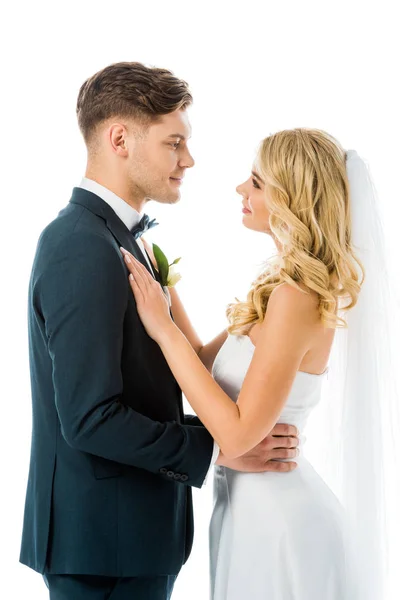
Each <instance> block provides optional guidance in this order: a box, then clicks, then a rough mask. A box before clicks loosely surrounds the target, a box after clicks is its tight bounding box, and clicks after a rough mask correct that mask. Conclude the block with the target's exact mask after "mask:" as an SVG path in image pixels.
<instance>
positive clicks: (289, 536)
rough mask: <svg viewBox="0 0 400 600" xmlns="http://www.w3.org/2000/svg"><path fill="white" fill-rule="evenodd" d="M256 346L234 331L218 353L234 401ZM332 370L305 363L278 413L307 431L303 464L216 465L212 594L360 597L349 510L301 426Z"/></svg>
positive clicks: (246, 598)
mask: <svg viewBox="0 0 400 600" xmlns="http://www.w3.org/2000/svg"><path fill="white" fill-rule="evenodd" d="M253 352H254V345H253V343H252V341H251V340H250V338H249V337H248V336H246V335H244V336H236V335H228V338H227V340H226V341H225V343H224V344H223V346H222V347H221V349H220V351H219V353H218V354H217V356H216V359H215V361H214V364H213V369H212V374H213V377H214V379H215V380H216V381H217V383H218V384H219V385H220V386H221V387H222V388H223V389H224V391H225V392H226V393H227V394H228V395H229V396H230V397H231V398H232V400H233V401H236V400H237V397H238V395H239V392H240V389H241V387H242V383H243V380H244V378H245V375H246V372H247V370H248V367H249V365H250V362H251V358H252V355H253ZM326 373H327V372H325V373H323V374H322V375H312V374H309V373H304V372H300V371H299V372H298V373H297V375H296V378H295V380H294V383H293V386H292V389H291V392H290V394H289V397H288V399H287V402H286V405H285V408H284V410H283V412H282V414H281V416H280V419H279V422H283V423H290V424H292V425H296V426H297V427H298V429H299V431H300V436H299V437H300V456H299V457H298V458H296V462H297V463H298V467H297V469H295V470H294V471H292V472H291V473H268V472H266V473H239V472H236V471H232V470H230V469H227V468H225V467H220V466H217V467H216V468H215V476H214V510H213V514H212V518H211V523H210V569H211V573H210V579H211V598H212V600H358V599H359V595H358V593H357V590H356V588H355V587H354V583H355V579H356V577H355V574H354V570H353V569H352V567H351V566H350V565H351V559H350V549H349V545H348V537H349V536H348V535H346V527H345V517H344V511H343V509H342V506H341V504H340V503H339V501H338V500H337V498H336V496H335V495H334V494H333V492H332V491H331V490H330V489H329V487H328V486H327V485H326V484H325V482H324V481H323V480H322V478H321V477H320V476H319V475H318V474H317V472H316V471H315V470H314V469H313V467H312V466H311V464H310V463H309V462H308V461H307V460H306V459H305V457H304V454H303V451H302V449H301V446H302V444H303V443H304V437H303V436H302V435H301V434H302V432H303V431H304V427H305V425H306V422H307V419H308V417H309V415H310V413H311V411H312V410H313V408H314V407H315V406H316V405H317V404H318V402H319V400H320V398H321V391H322V385H323V380H324V379H325V377H326ZM346 540H347V541H346ZM376 600H379V599H378V598H377V599H376Z"/></svg>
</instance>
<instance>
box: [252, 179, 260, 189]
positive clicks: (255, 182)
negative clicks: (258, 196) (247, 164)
mask: <svg viewBox="0 0 400 600" xmlns="http://www.w3.org/2000/svg"><path fill="white" fill-rule="evenodd" d="M251 181H252V182H253V186H254V187H255V188H256V189H257V190H261V188H260V186H259V185H258V183H257V181H256V180H255V179H254V178H253V179H252V180H251Z"/></svg>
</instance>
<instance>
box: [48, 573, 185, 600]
mask: <svg viewBox="0 0 400 600" xmlns="http://www.w3.org/2000/svg"><path fill="white" fill-rule="evenodd" d="M43 578H44V580H45V582H46V585H47V587H48V588H49V592H50V600H170V598H171V594H172V590H173V587H174V583H175V580H176V575H162V576H159V577H104V576H100V575H55V574H50V573H45V574H44V575H43Z"/></svg>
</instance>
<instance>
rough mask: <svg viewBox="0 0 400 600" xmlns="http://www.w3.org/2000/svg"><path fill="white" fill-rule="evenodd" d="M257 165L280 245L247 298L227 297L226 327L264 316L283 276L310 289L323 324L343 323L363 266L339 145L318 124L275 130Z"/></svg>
mask: <svg viewBox="0 0 400 600" xmlns="http://www.w3.org/2000/svg"><path fill="white" fill-rule="evenodd" d="M255 167H256V169H257V171H258V174H259V175H260V177H261V178H262V180H263V181H264V182H265V202H266V207H267V209H268V211H269V212H270V219H269V227H270V229H271V232H272V234H273V236H274V237H275V238H276V240H277V241H278V242H279V245H280V248H281V250H280V251H279V252H278V254H277V255H276V256H274V257H272V258H271V259H269V260H268V261H267V263H266V268H265V270H264V271H263V272H262V273H261V274H260V275H259V276H258V277H257V279H256V280H255V281H254V282H253V283H252V284H251V289H250V291H249V293H248V294H247V299H246V301H245V302H241V301H239V300H238V299H237V298H236V301H237V302H236V303H231V304H229V305H228V307H227V311H226V315H227V318H228V321H229V327H228V332H229V333H232V334H237V335H240V334H245V333H246V332H248V330H249V328H250V326H251V325H253V324H255V323H262V322H263V320H264V316H265V312H266V310H267V305H268V299H269V297H270V295H271V293H272V291H273V290H274V289H275V288H276V287H277V286H278V285H280V284H282V283H288V284H290V285H292V286H293V287H295V288H297V289H299V290H301V291H304V290H303V289H302V288H301V287H299V284H303V285H304V286H305V287H306V288H307V289H308V290H310V291H314V292H316V294H317V295H318V299H319V304H318V307H319V312H320V315H321V320H322V322H323V324H324V325H325V326H326V327H328V328H336V327H346V322H345V321H344V319H342V318H341V317H339V316H338V309H339V308H341V309H342V310H343V311H348V310H349V309H351V308H352V307H353V306H355V304H356V303H357V298H358V294H359V292H360V289H361V285H362V283H363V281H364V276H365V273H364V268H363V265H362V263H361V262H360V260H359V259H358V258H357V256H356V254H355V252H354V250H353V248H352V243H351V219H350V201H349V185H348V180H347V174H346V153H345V151H344V150H343V148H342V147H341V146H340V144H339V143H338V142H337V140H335V139H334V138H333V137H332V136H330V135H329V134H327V133H326V132H324V131H320V130H317V129H303V128H301V129H292V130H286V131H280V132H278V133H276V134H274V135H271V136H269V137H267V138H265V139H264V140H263V141H262V142H261V144H260V147H259V150H258V153H257V157H256V161H255ZM357 267H358V268H357ZM306 293H307V292H306ZM346 302H347V304H345V303H346Z"/></svg>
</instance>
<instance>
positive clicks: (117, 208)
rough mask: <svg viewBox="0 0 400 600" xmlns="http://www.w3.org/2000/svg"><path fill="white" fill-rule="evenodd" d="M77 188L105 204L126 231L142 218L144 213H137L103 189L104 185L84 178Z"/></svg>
mask: <svg viewBox="0 0 400 600" xmlns="http://www.w3.org/2000/svg"><path fill="white" fill-rule="evenodd" d="M79 187H81V188H83V189H84V190H87V191H88V192H92V193H93V194H96V196H99V197H100V198H101V199H102V200H104V202H107V204H108V205H109V206H111V208H112V209H113V211H114V212H115V214H116V215H117V217H119V218H120V219H121V221H122V222H123V223H124V225H125V226H126V227H127V228H128V229H132V227H134V226H135V225H137V224H138V223H139V221H140V219H141V218H142V217H143V214H144V213H139V212H138V211H137V210H135V209H134V208H132V206H130V205H129V204H128V203H127V202H125V200H123V199H122V198H120V197H119V196H117V194H114V192H112V191H111V190H109V189H108V188H106V187H104V185H101V184H100V183H97V181H93V179H88V178H87V177H84V178H83V179H82V181H81V183H80V184H79Z"/></svg>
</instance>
